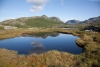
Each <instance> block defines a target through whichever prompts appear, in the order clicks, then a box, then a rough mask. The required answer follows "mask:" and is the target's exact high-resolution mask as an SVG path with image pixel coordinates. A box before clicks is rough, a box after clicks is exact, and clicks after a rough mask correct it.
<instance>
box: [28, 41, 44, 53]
mask: <svg viewBox="0 0 100 67" xmlns="http://www.w3.org/2000/svg"><path fill="white" fill-rule="evenodd" d="M31 44H32V45H33V49H31V50H29V54H32V53H36V54H40V53H43V52H45V48H44V45H43V44H42V43H39V42H32V43H31Z"/></svg>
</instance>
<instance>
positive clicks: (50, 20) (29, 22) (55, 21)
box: [0, 15, 64, 28]
mask: <svg viewBox="0 0 100 67" xmlns="http://www.w3.org/2000/svg"><path fill="white" fill-rule="evenodd" d="M0 24H1V25H6V26H16V27H19V28H22V27H23V28H30V27H54V26H57V25H59V24H64V23H63V22H62V21H61V20H60V19H59V18H57V17H47V16H46V15H42V16H34V17H21V18H17V19H10V20H5V21H3V22H1V23H0Z"/></svg>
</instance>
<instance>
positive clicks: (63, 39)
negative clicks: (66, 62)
mask: <svg viewBox="0 0 100 67" xmlns="http://www.w3.org/2000/svg"><path fill="white" fill-rule="evenodd" d="M77 38H78V37H77V36H73V35H71V34H62V33H53V34H46V35H40V34H39V35H25V36H20V37H15V38H10V39H4V40H0V48H6V49H9V50H16V51H17V52H18V54H31V53H37V54H40V53H43V52H47V51H49V50H58V51H63V52H69V53H73V54H80V53H82V49H81V48H80V47H78V46H77V45H76V42H75V40H76V39H77Z"/></svg>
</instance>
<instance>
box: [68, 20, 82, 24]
mask: <svg viewBox="0 0 100 67" xmlns="http://www.w3.org/2000/svg"><path fill="white" fill-rule="evenodd" d="M79 23H81V21H79V20H68V21H67V22H66V24H79Z"/></svg>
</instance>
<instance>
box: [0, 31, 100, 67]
mask: <svg viewBox="0 0 100 67" xmlns="http://www.w3.org/2000/svg"><path fill="white" fill-rule="evenodd" d="M10 31H11V32H10ZM16 32H17V33H16ZM39 32H62V33H66V34H72V35H75V36H79V37H80V38H79V39H77V40H76V43H77V44H78V45H79V46H84V47H83V53H82V54H79V55H74V54H70V53H67V52H58V51H55V50H52V51H48V52H46V53H43V54H31V55H27V56H25V55H18V53H17V52H16V51H10V50H7V49H0V66H2V67H8V66H9V67H14V66H16V67H19V66H23V67H25V66H28V67H31V66H35V67H39V66H42V67H52V66H55V67H58V66H60V67H61V66H63V67H93V66H96V67H97V66H98V67H99V66H100V64H99V60H100V58H99V56H100V46H99V43H97V42H96V41H94V40H93V37H92V34H91V33H85V32H81V31H73V30H63V29H42V30H24V31H23V30H9V31H5V32H2V33H0V39H5V38H10V37H16V36H20V35H22V34H23V33H25V34H29V33H34V34H37V33H39ZM6 34H7V35H6ZM98 34H99V33H98ZM1 36H2V37H1ZM10 60H12V61H10ZM83 60H84V61H83ZM13 61H14V62H13Z"/></svg>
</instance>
